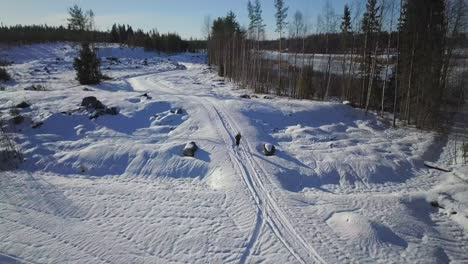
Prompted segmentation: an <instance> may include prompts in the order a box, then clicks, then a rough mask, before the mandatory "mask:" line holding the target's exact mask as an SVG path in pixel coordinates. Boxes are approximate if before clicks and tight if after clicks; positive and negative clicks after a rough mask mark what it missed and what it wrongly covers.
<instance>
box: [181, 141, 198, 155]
mask: <svg viewBox="0 0 468 264" xmlns="http://www.w3.org/2000/svg"><path fill="white" fill-rule="evenodd" d="M197 150H198V146H197V144H195V142H193V141H192V142H189V143H187V145H185V147H184V156H185V157H194V156H195V152H196V151H197Z"/></svg>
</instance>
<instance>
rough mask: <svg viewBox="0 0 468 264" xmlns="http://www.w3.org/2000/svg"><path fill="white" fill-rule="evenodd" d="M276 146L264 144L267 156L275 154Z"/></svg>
mask: <svg viewBox="0 0 468 264" xmlns="http://www.w3.org/2000/svg"><path fill="white" fill-rule="evenodd" d="M275 152H276V148H275V146H274V145H272V144H268V143H267V144H263V153H264V154H265V156H273V155H275Z"/></svg>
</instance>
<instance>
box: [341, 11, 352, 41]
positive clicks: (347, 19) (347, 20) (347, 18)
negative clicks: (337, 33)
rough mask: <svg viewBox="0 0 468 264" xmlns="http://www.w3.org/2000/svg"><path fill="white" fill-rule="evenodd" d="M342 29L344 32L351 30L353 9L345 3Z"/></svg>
mask: <svg viewBox="0 0 468 264" xmlns="http://www.w3.org/2000/svg"><path fill="white" fill-rule="evenodd" d="M340 29H341V32H342V33H343V34H348V33H350V32H351V11H350V10H349V6H348V4H345V6H344V11H343V16H342V17H341V26H340Z"/></svg>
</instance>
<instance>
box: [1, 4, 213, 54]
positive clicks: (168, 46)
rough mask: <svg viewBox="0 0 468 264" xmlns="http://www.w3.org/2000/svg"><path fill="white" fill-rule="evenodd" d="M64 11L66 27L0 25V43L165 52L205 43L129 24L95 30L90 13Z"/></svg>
mask: <svg viewBox="0 0 468 264" xmlns="http://www.w3.org/2000/svg"><path fill="white" fill-rule="evenodd" d="M68 12H69V14H70V18H69V19H68V24H67V26H66V27H64V26H58V27H54V26H47V25H16V26H4V25H2V26H0V42H2V43H7V44H12V45H17V44H32V43H44V42H62V41H73V42H100V43H120V44H126V45H128V46H131V47H144V48H145V49H147V50H153V51H161V52H169V53H173V52H185V51H191V52H195V51H199V50H203V49H206V42H205V41H199V40H192V39H190V40H183V39H182V38H181V37H180V36H179V35H178V34H177V33H159V32H157V31H156V30H151V31H149V32H144V31H143V30H141V29H137V30H133V28H132V27H131V26H130V25H118V24H114V25H113V26H112V29H111V30H110V31H99V30H96V26H95V23H94V13H93V11H92V10H88V11H84V10H82V9H81V8H80V7H78V6H76V5H75V6H73V7H72V8H70V9H69V10H68Z"/></svg>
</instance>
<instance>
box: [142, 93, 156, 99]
mask: <svg viewBox="0 0 468 264" xmlns="http://www.w3.org/2000/svg"><path fill="white" fill-rule="evenodd" d="M141 96H142V97H146V99H148V100H151V99H153V97H151V96H149V95H148V93H144V94H142V95H141Z"/></svg>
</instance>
